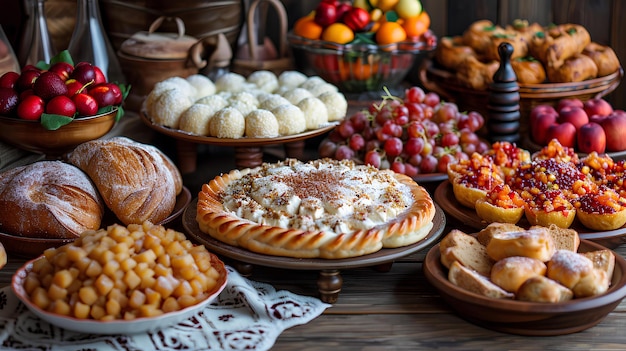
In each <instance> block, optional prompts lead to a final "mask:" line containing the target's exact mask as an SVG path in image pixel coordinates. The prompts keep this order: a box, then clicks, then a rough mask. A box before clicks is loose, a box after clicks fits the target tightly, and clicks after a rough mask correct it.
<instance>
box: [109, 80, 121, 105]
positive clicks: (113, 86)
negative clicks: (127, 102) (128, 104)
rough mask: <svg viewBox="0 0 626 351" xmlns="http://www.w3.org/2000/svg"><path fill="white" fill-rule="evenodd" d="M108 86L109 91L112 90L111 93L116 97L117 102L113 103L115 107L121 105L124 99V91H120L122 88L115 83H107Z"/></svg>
mask: <svg viewBox="0 0 626 351" xmlns="http://www.w3.org/2000/svg"><path fill="white" fill-rule="evenodd" d="M106 86H107V87H109V89H111V91H112V92H113V95H114V96H115V102H114V103H113V105H119V104H121V103H122V100H123V98H124V97H123V96H122V89H120V87H119V86H118V85H117V84H115V83H106Z"/></svg>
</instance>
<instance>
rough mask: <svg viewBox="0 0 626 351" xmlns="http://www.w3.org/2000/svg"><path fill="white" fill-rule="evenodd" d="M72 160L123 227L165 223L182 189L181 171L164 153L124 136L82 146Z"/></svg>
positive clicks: (77, 148) (74, 152)
mask: <svg viewBox="0 0 626 351" xmlns="http://www.w3.org/2000/svg"><path fill="white" fill-rule="evenodd" d="M69 160H70V162H72V163H73V164H75V165H76V166H78V167H79V168H80V169H82V170H83V171H84V172H85V173H87V174H88V175H89V177H90V178H91V179H92V180H93V182H94V184H95V185H96V187H97V188H98V190H99V192H100V194H101V195H102V198H103V199H104V202H105V203H106V205H107V206H108V207H109V209H110V210H111V211H112V212H113V213H114V214H115V215H116V216H117V218H118V219H119V220H120V221H122V222H123V223H124V224H131V223H143V222H144V221H151V222H153V223H158V222H160V221H162V220H163V219H165V218H166V217H167V216H168V215H169V214H170V213H171V212H172V210H173V209H174V206H175V205H176V196H177V195H178V194H179V193H180V192H181V190H182V177H181V175H180V172H179V171H178V169H177V168H176V166H175V165H174V164H173V163H172V161H171V160H170V159H169V158H168V157H167V156H166V155H165V154H163V153H162V152H161V151H160V150H158V149H157V148H155V147H153V146H150V145H146V144H142V143H138V142H135V141H133V140H131V139H128V138H125V137H115V138H111V139H104V140H93V141H89V142H86V143H83V144H81V145H79V146H78V147H76V149H75V150H74V151H73V152H72V153H71V154H70V155H69Z"/></svg>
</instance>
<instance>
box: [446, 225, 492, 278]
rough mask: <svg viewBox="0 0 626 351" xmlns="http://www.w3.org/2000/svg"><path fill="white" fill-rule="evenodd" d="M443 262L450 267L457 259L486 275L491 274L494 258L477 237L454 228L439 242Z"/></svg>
mask: <svg viewBox="0 0 626 351" xmlns="http://www.w3.org/2000/svg"><path fill="white" fill-rule="evenodd" d="M439 252H440V254H441V263H442V264H443V265H444V266H445V267H446V268H448V269H449V268H450V267H451V266H452V264H453V263H454V262H455V261H458V262H459V263H460V264H462V265H463V266H465V267H467V268H469V269H471V270H474V271H476V272H478V273H480V274H482V275H484V276H486V277H488V276H489V275H490V274H491V267H492V266H493V260H491V259H490V258H489V256H488V255H487V251H486V249H485V246H483V245H481V244H480V243H479V242H478V239H476V237H474V236H472V235H469V234H465V233H463V232H462V231H460V230H458V229H453V230H452V231H450V233H448V235H446V236H445V237H444V238H443V239H442V240H441V242H440V243H439Z"/></svg>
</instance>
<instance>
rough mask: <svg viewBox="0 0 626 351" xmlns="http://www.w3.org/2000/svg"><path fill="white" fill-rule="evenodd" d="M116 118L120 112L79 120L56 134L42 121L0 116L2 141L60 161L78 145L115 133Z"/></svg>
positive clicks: (0, 138) (115, 110)
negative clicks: (43, 124)
mask: <svg viewBox="0 0 626 351" xmlns="http://www.w3.org/2000/svg"><path fill="white" fill-rule="evenodd" d="M116 114H117V108H116V109H113V110H112V111H110V112H107V113H103V114H99V115H95V116H89V117H78V118H76V119H74V120H73V121H72V122H71V123H69V124H66V125H64V126H62V127H61V128H59V129H57V130H48V129H46V128H44V127H43V126H42V125H41V123H40V122H39V121H27V120H23V119H19V118H15V117H6V116H0V141H3V142H5V143H7V144H10V145H13V146H15V147H17V148H20V149H23V150H26V151H30V152H34V153H39V154H44V155H46V156H48V157H50V158H57V157H59V156H61V155H63V154H65V153H67V152H69V151H71V150H73V149H74V148H75V147H76V146H77V145H79V144H82V143H84V142H86V141H90V140H94V139H98V138H100V137H102V136H104V135H105V134H106V133H108V132H109V131H110V130H111V129H113V126H114V125H115V115H116Z"/></svg>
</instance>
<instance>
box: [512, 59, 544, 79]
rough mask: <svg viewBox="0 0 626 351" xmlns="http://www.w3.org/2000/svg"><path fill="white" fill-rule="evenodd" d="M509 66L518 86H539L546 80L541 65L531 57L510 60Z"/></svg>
mask: <svg viewBox="0 0 626 351" xmlns="http://www.w3.org/2000/svg"><path fill="white" fill-rule="evenodd" d="M511 66H512V67H513V70H514V71H515V75H516V76H517V82H518V83H520V84H541V83H543V82H544V81H545V80H546V70H545V69H544V68H543V65H542V64H541V62H539V61H537V60H535V59H533V58H532V57H519V58H516V59H514V60H511Z"/></svg>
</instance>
